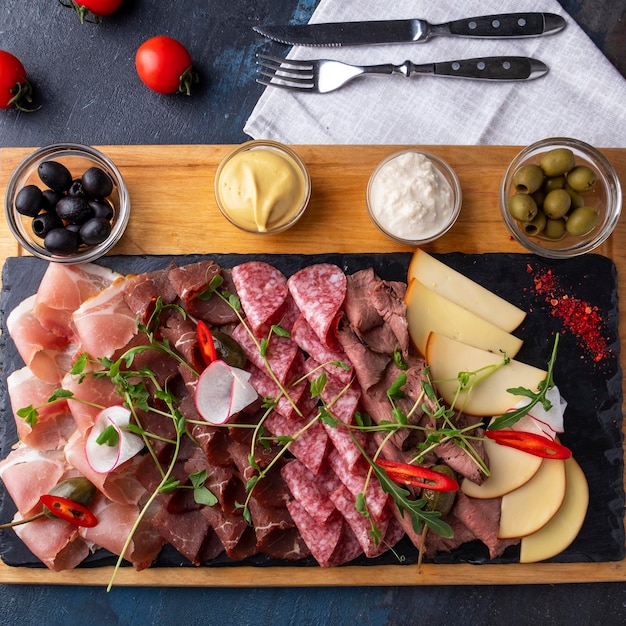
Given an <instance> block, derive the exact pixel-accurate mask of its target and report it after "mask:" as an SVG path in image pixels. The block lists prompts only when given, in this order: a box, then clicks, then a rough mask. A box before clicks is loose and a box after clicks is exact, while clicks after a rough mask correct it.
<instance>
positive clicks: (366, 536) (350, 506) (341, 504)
mask: <svg viewBox="0 0 626 626" xmlns="http://www.w3.org/2000/svg"><path fill="white" fill-rule="evenodd" d="M330 499H331V500H332V502H333V504H334V505H335V506H336V507H337V510H338V511H339V512H340V513H341V514H342V515H343V517H344V519H345V520H346V522H347V523H348V524H349V525H350V528H352V531H353V532H354V534H355V535H356V538H357V539H358V540H359V543H360V544H361V548H362V549H363V552H364V553H365V556H367V557H370V558H372V557H376V556H380V555H381V554H382V553H383V552H385V551H386V550H388V549H389V546H387V545H386V544H385V543H384V542H383V541H379V542H378V543H376V542H375V541H374V539H373V537H372V535H371V530H372V528H371V522H370V520H369V519H368V518H367V517H364V516H363V515H361V513H359V511H358V510H357V508H356V504H355V498H354V496H353V495H352V494H351V493H350V491H349V490H348V488H347V487H346V486H345V485H341V486H340V487H339V488H338V489H336V490H335V491H333V493H331V494H330ZM389 520H390V518H389V516H387V517H386V519H383V520H381V521H377V522H376V526H377V527H378V529H379V530H380V532H381V533H382V535H383V536H384V535H385V534H386V532H387V528H388V526H389Z"/></svg>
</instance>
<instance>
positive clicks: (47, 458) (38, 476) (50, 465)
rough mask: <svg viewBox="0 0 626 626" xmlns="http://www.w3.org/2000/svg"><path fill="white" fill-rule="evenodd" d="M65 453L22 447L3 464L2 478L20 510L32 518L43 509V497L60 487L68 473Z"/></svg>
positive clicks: (0, 474) (0, 472)
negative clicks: (37, 511) (57, 486)
mask: <svg viewBox="0 0 626 626" xmlns="http://www.w3.org/2000/svg"><path fill="white" fill-rule="evenodd" d="M67 467H68V466H67V463H66V462H65V456H64V455H63V451H62V450H55V451H45V452H42V451H41V450H33V449H32V448H29V447H28V446H27V445H26V444H23V443H22V444H20V445H19V446H17V448H15V449H14V450H13V451H12V452H11V453H10V454H9V456H8V457H7V458H6V459H4V461H2V462H0V479H2V482H3V483H4V486H5V487H6V490H7V491H8V492H9V495H10V496H11V498H12V500H13V502H14V504H15V506H16V507H17V510H18V511H20V512H21V514H22V515H23V516H24V517H29V516H30V515H32V514H33V513H34V512H35V511H34V510H35V509H38V508H39V509H40V508H41V506H40V505H39V498H40V497H41V496H42V495H44V494H46V493H49V492H50V490H51V489H52V488H53V487H54V486H55V485H57V483H58V482H59V481H60V480H61V478H62V477H63V476H64V474H65V472H66V470H67Z"/></svg>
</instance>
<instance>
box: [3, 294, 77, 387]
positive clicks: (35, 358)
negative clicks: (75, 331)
mask: <svg viewBox="0 0 626 626" xmlns="http://www.w3.org/2000/svg"><path fill="white" fill-rule="evenodd" d="M35 298H36V295H32V296H30V297H29V298H26V299H25V300H23V301H22V302H21V303H20V304H19V305H18V306H17V307H15V308H14V309H13V310H12V311H11V313H9V315H8V317H7V320H6V324H7V330H8V331H9V335H10V336H11V339H13V343H14V344H15V347H16V348H17V351H18V352H19V354H20V356H21V357H22V359H23V360H24V363H25V364H26V365H27V366H28V367H30V369H31V370H32V372H33V373H34V374H35V376H37V378H41V379H42V380H45V381H46V382H49V383H58V382H59V381H60V380H61V378H63V375H64V373H65V372H66V371H67V370H68V369H69V368H70V367H71V364H72V355H73V353H74V346H72V345H71V344H70V342H69V339H67V337H61V336H59V335H56V334H54V333H53V332H52V331H51V330H49V329H47V328H45V327H44V326H42V325H41V322H40V321H39V320H38V319H37V318H36V317H35V314H34V312H33V308H34V306H35Z"/></svg>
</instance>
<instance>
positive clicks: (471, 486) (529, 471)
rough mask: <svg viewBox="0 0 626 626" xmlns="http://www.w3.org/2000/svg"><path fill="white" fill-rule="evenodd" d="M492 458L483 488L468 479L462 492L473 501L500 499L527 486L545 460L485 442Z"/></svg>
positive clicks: (464, 481) (491, 440) (490, 458)
mask: <svg viewBox="0 0 626 626" xmlns="http://www.w3.org/2000/svg"><path fill="white" fill-rule="evenodd" d="M483 445H484V447H485V452H486V453H487V457H488V458H489V477H488V478H487V479H486V480H485V482H484V483H482V485H477V484H476V483H473V482H472V481H471V480H468V479H467V478H465V479H464V480H463V482H462V483H461V490H462V491H463V492H464V493H465V494H466V495H468V496H470V497H472V498H480V499H487V498H499V497H501V496H503V495H505V494H507V493H510V492H511V491H514V490H515V489H518V488H519V487H521V486H522V485H524V484H526V483H527V482H528V481H529V480H530V479H531V478H532V477H533V476H534V475H535V474H536V473H537V471H538V470H539V468H540V467H541V462H542V460H543V459H542V458H541V457H538V456H535V455H533V454H528V452H522V451H521V450H516V449H515V448H510V447H509V446H502V445H500V444H499V443H496V442H495V441H493V439H485V440H484V441H483Z"/></svg>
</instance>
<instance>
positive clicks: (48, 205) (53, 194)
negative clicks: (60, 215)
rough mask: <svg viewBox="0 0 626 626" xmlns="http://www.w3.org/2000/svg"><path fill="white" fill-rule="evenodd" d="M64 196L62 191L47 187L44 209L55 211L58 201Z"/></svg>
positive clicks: (44, 193)
mask: <svg viewBox="0 0 626 626" xmlns="http://www.w3.org/2000/svg"><path fill="white" fill-rule="evenodd" d="M62 197H63V194H62V193H59V192H58V191H53V190H52V189H46V190H45V191H44V192H43V201H44V209H46V210H47V211H54V207H55V206H56V205H57V202H58V201H59V200H60V199H61V198H62Z"/></svg>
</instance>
